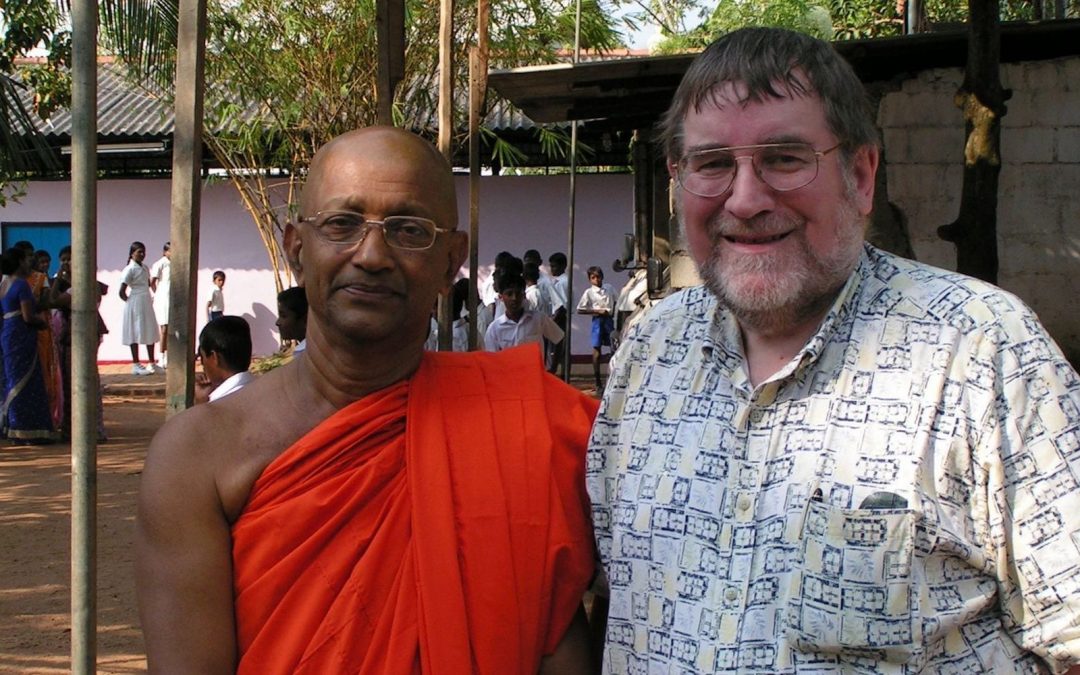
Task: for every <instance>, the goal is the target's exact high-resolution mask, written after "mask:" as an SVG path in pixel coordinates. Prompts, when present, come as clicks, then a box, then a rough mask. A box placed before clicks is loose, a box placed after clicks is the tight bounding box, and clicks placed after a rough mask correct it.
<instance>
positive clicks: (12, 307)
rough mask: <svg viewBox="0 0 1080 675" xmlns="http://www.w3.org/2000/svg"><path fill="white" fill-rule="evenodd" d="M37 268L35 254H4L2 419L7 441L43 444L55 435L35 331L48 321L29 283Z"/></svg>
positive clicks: (1, 291)
mask: <svg viewBox="0 0 1080 675" xmlns="http://www.w3.org/2000/svg"><path fill="white" fill-rule="evenodd" d="M33 265H34V261H33V257H32V254H31V253H27V252H26V250H25V249H22V248H18V247H13V248H10V249H8V250H7V252H6V253H4V256H3V260H2V267H3V273H4V279H3V282H0V304H2V305H3V315H4V318H3V328H2V330H0V351H2V352H3V364H4V368H3V370H4V396H3V399H2V401H3V402H2V404H0V413H2V414H0V418H2V420H3V427H4V431H5V435H6V436H7V437H8V438H12V439H18V440H23V441H27V442H31V443H42V442H48V441H50V440H53V438H54V436H53V427H52V419H51V416H50V414H49V398H48V396H47V395H46V393H45V380H44V378H43V377H42V374H41V362H40V361H39V359H38V350H37V333H38V331H41V330H44V328H45V321H44V320H43V319H42V318H41V315H40V313H39V312H38V310H37V303H36V301H35V300H34V294H33V291H32V290H31V288H30V284H29V282H28V281H27V278H28V277H29V276H30V272H31V270H32V269H33Z"/></svg>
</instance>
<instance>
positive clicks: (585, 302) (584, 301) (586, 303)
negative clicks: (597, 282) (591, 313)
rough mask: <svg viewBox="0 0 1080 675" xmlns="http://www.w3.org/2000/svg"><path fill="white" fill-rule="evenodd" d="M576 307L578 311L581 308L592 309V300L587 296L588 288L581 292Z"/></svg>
mask: <svg viewBox="0 0 1080 675" xmlns="http://www.w3.org/2000/svg"><path fill="white" fill-rule="evenodd" d="M577 308H578V311H579V312H580V311H581V310H583V309H592V301H591V298H590V297H589V289H588V288H586V289H585V292H584V293H582V294H581V299H580V300H578V304H577Z"/></svg>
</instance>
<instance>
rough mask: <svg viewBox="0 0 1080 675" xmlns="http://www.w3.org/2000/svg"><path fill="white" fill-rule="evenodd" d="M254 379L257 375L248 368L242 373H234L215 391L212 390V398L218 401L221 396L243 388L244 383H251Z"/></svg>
mask: <svg viewBox="0 0 1080 675" xmlns="http://www.w3.org/2000/svg"><path fill="white" fill-rule="evenodd" d="M254 379H255V376H254V375H252V374H251V373H249V372H248V371H246V370H245V371H244V372H242V373H237V374H235V375H232V376H230V377H229V378H227V379H226V380H225V381H224V382H222V383H221V384H219V385H218V386H217V388H216V389H214V391H212V392H210V400H211V401H216V400H218V399H219V398H225V397H226V396H228V395H229V394H233V393H236V392H238V391H240V390H241V389H243V388H244V385H246V384H250V383H251V381H252V380H254Z"/></svg>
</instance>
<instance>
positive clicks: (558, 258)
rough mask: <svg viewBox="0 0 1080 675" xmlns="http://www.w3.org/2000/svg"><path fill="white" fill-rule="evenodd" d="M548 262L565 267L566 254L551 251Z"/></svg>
mask: <svg viewBox="0 0 1080 675" xmlns="http://www.w3.org/2000/svg"><path fill="white" fill-rule="evenodd" d="M548 262H549V263H558V264H560V265H562V266H563V267H566V254H565V253H552V254H551V255H550V256H548Z"/></svg>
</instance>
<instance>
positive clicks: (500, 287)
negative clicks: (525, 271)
mask: <svg viewBox="0 0 1080 675" xmlns="http://www.w3.org/2000/svg"><path fill="white" fill-rule="evenodd" d="M511 288H517V289H518V290H521V291H524V290H525V279H523V278H522V277H521V270H518V269H512V268H501V269H496V270H495V292H496V293H502V292H503V291H507V290H509V289H511Z"/></svg>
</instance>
